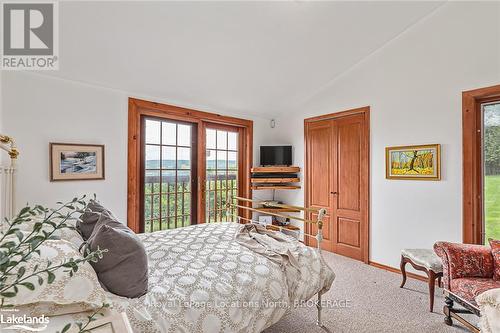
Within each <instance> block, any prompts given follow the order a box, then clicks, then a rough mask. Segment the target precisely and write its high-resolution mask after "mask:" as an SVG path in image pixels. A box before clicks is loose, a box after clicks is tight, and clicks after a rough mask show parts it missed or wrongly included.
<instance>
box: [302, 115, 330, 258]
mask: <svg viewBox="0 0 500 333" xmlns="http://www.w3.org/2000/svg"><path fill="white" fill-rule="evenodd" d="M305 132H306V137H307V141H306V142H307V144H306V187H307V189H306V195H307V198H306V201H307V204H308V206H309V207H311V208H326V209H327V214H326V216H325V218H324V220H323V222H324V223H323V238H324V239H323V242H322V243H321V248H322V249H324V250H327V251H335V249H334V242H333V233H332V223H331V221H332V212H335V209H334V207H333V206H332V204H333V200H332V199H331V192H332V191H333V190H332V188H333V180H334V174H333V172H332V171H333V164H332V162H333V158H332V155H333V154H332V153H333V149H334V136H333V120H323V121H316V122H313V123H308V124H306V129H305ZM306 217H307V218H308V219H311V220H316V219H317V214H313V213H307V214H306ZM305 230H306V233H308V234H310V235H316V233H317V228H316V226H315V225H310V224H307V225H306V226H305ZM306 242H307V244H308V245H310V246H314V247H316V246H317V245H316V240H315V239H314V238H313V237H306Z"/></svg>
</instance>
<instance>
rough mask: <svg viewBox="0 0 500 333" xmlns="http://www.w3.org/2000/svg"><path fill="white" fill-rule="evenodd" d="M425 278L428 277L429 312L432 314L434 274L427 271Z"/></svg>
mask: <svg viewBox="0 0 500 333" xmlns="http://www.w3.org/2000/svg"><path fill="white" fill-rule="evenodd" d="M427 276H428V277H429V281H428V282H429V310H430V312H432V311H433V310H434V288H435V286H436V273H434V272H433V271H428V273H427Z"/></svg>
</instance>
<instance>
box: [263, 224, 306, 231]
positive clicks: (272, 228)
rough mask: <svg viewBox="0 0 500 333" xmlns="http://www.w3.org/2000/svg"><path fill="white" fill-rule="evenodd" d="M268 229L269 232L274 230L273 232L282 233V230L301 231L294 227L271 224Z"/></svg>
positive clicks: (267, 226)
mask: <svg viewBox="0 0 500 333" xmlns="http://www.w3.org/2000/svg"><path fill="white" fill-rule="evenodd" d="M266 228H267V229H269V230H273V231H280V230H281V229H286V230H292V231H299V230H300V228H299V227H295V226H293V225H284V226H279V225H274V224H269V225H266Z"/></svg>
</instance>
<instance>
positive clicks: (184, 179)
mask: <svg viewBox="0 0 500 333" xmlns="http://www.w3.org/2000/svg"><path fill="white" fill-rule="evenodd" d="M190 182H191V171H177V192H184V189H185V188H186V185H187V187H188V188H189V186H190ZM179 200H180V198H179Z"/></svg>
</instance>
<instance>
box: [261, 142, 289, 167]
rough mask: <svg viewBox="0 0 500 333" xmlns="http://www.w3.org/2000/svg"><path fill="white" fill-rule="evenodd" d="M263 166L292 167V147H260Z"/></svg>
mask: <svg viewBox="0 0 500 333" xmlns="http://www.w3.org/2000/svg"><path fill="white" fill-rule="evenodd" d="M260 164H261V165H263V166H264V165H292V146H260Z"/></svg>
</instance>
